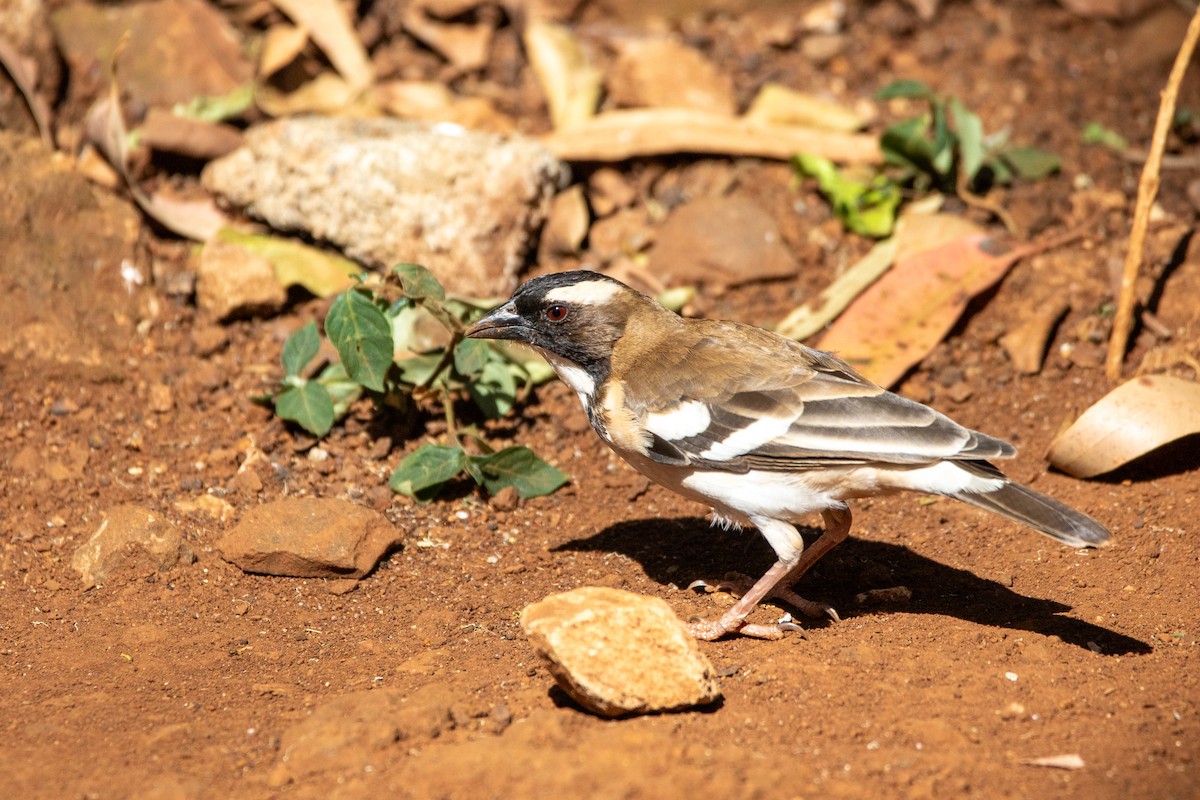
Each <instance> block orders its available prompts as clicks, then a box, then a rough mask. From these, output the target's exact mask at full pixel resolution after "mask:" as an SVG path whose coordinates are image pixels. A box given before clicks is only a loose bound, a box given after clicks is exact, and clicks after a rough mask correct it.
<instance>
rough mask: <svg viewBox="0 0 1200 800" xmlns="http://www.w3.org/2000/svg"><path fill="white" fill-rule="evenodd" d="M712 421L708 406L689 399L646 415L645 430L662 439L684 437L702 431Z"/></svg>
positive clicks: (670, 439) (669, 439)
mask: <svg viewBox="0 0 1200 800" xmlns="http://www.w3.org/2000/svg"><path fill="white" fill-rule="evenodd" d="M710 423H712V415H710V414H709V413H708V406H706V405H705V404H704V403H701V402H700V401H699V400H689V401H688V402H686V403H681V404H679V405H677V406H675V407H674V408H672V409H671V410H669V411H655V412H654V413H652V414H648V415H647V416H646V430H648V431H650V432H651V433H653V434H656V435H657V436H661V437H662V438H663V439H666V440H668V441H672V440H675V439H686V438H688V437H689V436H695V435H696V434H698V433H703V432H704V431H705V430H707V429H708V426H709V424H710Z"/></svg>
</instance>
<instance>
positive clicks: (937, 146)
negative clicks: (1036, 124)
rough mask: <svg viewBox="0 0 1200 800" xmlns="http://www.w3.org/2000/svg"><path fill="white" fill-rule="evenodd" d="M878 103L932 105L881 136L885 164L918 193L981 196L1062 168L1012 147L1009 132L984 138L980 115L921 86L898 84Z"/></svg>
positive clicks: (1051, 158) (1048, 157) (1047, 157)
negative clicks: (994, 185) (899, 101)
mask: <svg viewBox="0 0 1200 800" xmlns="http://www.w3.org/2000/svg"><path fill="white" fill-rule="evenodd" d="M875 97H876V98H877V99H879V100H891V99H894V98H907V99H910V100H920V101H925V102H926V103H928V106H929V108H928V110H927V111H926V112H925V113H924V114H921V115H919V116H916V117H912V118H910V119H906V120H901V121H900V122H897V123H895V124H894V125H891V126H889V127H888V128H887V129H886V130H884V132H883V135H882V136H881V137H880V146H881V147H882V149H883V156H884V159H885V160H886V161H887V162H888V163H889V164H892V165H894V166H897V167H899V168H900V169H901V174H900V176H899V180H900V181H901V182H902V183H908V182H910V181H911V182H912V183H913V185H914V186H915V188H917V189H918V190H924V189H928V188H937V189H941V190H942V191H948V192H949V191H956V190H957V191H959V192H960V193H961V191H962V190H963V189H966V190H968V191H978V190H982V189H984V188H986V186H987V185H988V184H989V183H999V184H1008V183H1011V182H1012V181H1013V178H1014V177H1019V178H1023V179H1025V180H1031V181H1036V180H1041V179H1042V178H1045V177H1047V176H1049V175H1050V174H1052V173H1054V172H1055V171H1057V170H1058V168H1059V160H1058V157H1057V156H1055V155H1054V154H1053V153H1049V152H1047V151H1045V150H1039V149H1037V148H1035V147H1020V146H1017V145H1013V144H1010V143H1009V135H1010V134H1009V132H1008V131H1007V130H1004V131H999V132H997V133H994V134H990V135H985V134H984V132H983V123H982V122H981V121H980V119H979V116H978V115H976V114H975V113H974V112H973V111H971V110H970V109H968V108H967V107H966V106H965V105H963V103H962V101H961V100H959V99H958V98H957V97H943V96H942V95H939V94H937V93H936V92H934V91H933V90H932V89H931V88H929V86H927V85H925V84H924V83H921V82H920V81H896V82H895V83H891V84H888V85H887V86H885V87H883V88H882V89H880V90H879V91H878V92H877V93H876V95H875Z"/></svg>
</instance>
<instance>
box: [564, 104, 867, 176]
mask: <svg viewBox="0 0 1200 800" xmlns="http://www.w3.org/2000/svg"><path fill="white" fill-rule="evenodd" d="M543 142H544V143H545V145H546V146H547V147H549V148H550V150H551V151H553V153H554V154H555V155H556V156H558V157H559V158H561V159H563V160H564V161H624V160H625V159H627V158H637V157H639V156H656V155H667V154H670V153H714V154H718V155H731V156H757V157H760V158H777V159H790V158H791V157H792V156H794V155H795V154H796V153H812V154H813V155H818V156H821V157H822V158H828V159H829V160H830V161H837V162H840V163H846V164H879V163H881V162H882V161H883V153H882V152H881V151H880V149H879V139H878V138H877V137H874V136H869V135H867V134H857V133H842V132H840V131H818V130H813V129H811V128H800V127H796V126H793V125H763V124H761V123H756V122H752V121H747V120H744V119H732V118H730V117H726V116H723V115H721V114H714V113H712V112H710V111H698V110H696V109H690V108H636V109H629V110H623V111H608V112H605V113H604V114H601V115H599V116H596V117H592V118H591V119H589V120H587V121H585V122H581V123H577V124H575V125H573V126H572V127H570V128H560V129H558V130H556V131H555V132H554V133H552V134H550V135H549V136H547V137H545V138H544V139H543Z"/></svg>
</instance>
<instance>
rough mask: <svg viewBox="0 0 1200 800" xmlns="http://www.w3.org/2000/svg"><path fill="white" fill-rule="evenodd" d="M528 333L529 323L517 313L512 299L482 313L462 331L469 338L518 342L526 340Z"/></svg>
mask: <svg viewBox="0 0 1200 800" xmlns="http://www.w3.org/2000/svg"><path fill="white" fill-rule="evenodd" d="M529 333H530V330H529V325H528V324H527V323H526V322H525V319H524V318H523V317H522V316H521V315H520V314H518V313H517V307H516V305H515V304H514V303H513V301H512V300H509V301H508V302H507V303H505V304H504V305H502V306H500V307H499V308H495V309H492V310H491V311H489V312H488V313H487V314H484V315H483V316H482V317H480V318H479V319H477V320H476V321H475V324H473V325H472V326H471V327H469V328H467V329H466V330H465V331H463V334H464V335H465V336H467V337H468V338H471V339H513V340H515V341H518V342H524V341H528V340H529Z"/></svg>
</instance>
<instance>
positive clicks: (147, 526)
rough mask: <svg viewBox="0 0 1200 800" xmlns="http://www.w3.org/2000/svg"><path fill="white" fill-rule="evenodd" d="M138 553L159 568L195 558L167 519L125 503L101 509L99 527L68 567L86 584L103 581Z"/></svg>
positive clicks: (90, 584)
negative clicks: (104, 509) (102, 510)
mask: <svg viewBox="0 0 1200 800" xmlns="http://www.w3.org/2000/svg"><path fill="white" fill-rule="evenodd" d="M139 556H141V557H147V556H148V557H149V558H150V560H151V561H152V563H153V564H154V568H156V569H158V570H160V571H166V570H168V569H171V568H172V567H174V566H175V565H177V564H179V563H184V564H191V563H192V562H193V561H195V560H196V556H195V554H194V553H193V552H192V548H191V547H190V546H189V545H188V544H187V542H185V541H184V540H183V536H182V535H181V534H180V532H179V529H178V528H176V527H175V526H174V525H173V524H172V523H171V522H170V521H168V520H167V519H165V518H164V517H163V516H162V515H160V514H156V513H154V512H153V511H150V510H148V509H145V508H142V507H140V506H135V505H130V504H126V505H120V506H116V507H115V508H110V509H109V510H108V511H106V512H104V520H103V521H102V522H101V523H100V527H99V528H97V529H96V532H95V533H93V534H92V535H91V538H89V539H88V540H87V541H86V542H84V543H83V544H82V545H80V546H79V548H78V549H76V550H75V554H74V555H73V556H72V557H71V567H72V568H73V569H74V570H75V571H76V572H78V573H79V575H80V577H82V578H83V582H84V583H85V584H86V585H87V586H89V587H90V586H95V585H96V584H98V583H102V582H104V580H106V579H107V578H108V576H109V575H111V574H112V573H113V571H114V570H116V569H118V568H119V567H121V566H123V565H125V564H126V563H128V562H130V561H131V560H133V559H136V558H138V557H139Z"/></svg>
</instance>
